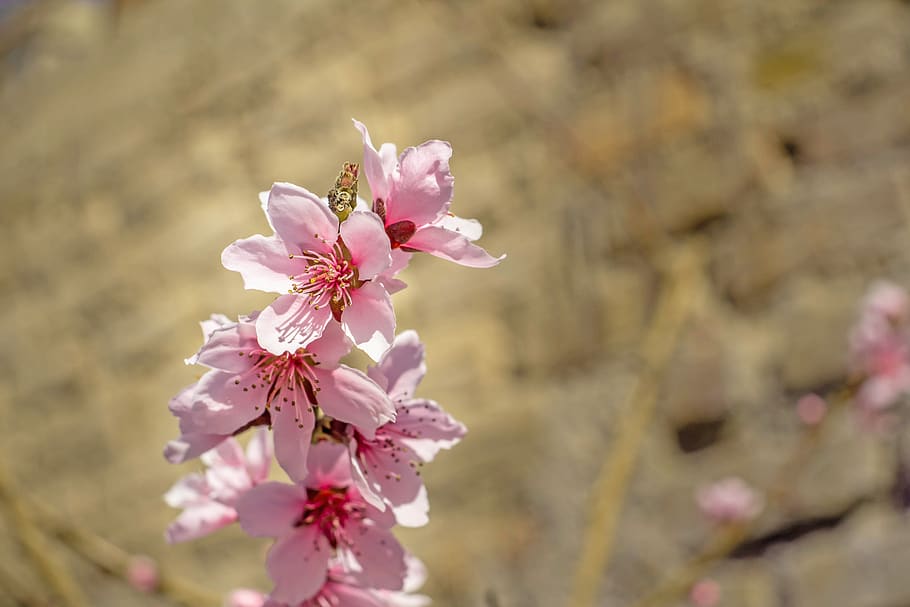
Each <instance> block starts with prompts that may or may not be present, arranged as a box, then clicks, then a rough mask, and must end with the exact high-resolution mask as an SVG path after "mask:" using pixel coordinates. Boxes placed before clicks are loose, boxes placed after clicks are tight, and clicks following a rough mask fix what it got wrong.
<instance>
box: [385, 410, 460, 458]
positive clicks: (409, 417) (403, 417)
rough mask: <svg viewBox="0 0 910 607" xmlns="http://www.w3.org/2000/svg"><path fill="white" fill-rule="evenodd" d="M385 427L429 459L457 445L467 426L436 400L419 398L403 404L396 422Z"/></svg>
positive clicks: (420, 456) (418, 454)
mask: <svg viewBox="0 0 910 607" xmlns="http://www.w3.org/2000/svg"><path fill="white" fill-rule="evenodd" d="M385 431H386V432H389V433H393V432H394V433H395V434H398V435H399V436H400V437H401V438H400V440H401V442H402V443H404V444H406V445H407V446H408V447H410V448H411V449H413V450H414V453H416V454H417V456H418V457H419V458H420V459H422V460H423V461H425V462H429V461H431V460H432V459H433V458H434V457H435V456H436V454H437V453H439V451H440V450H441V449H450V448H451V447H453V446H454V445H456V444H457V443H458V442H459V441H460V440H461V439H462V437H464V435H465V434H466V433H467V428H465V427H464V424H462V423H461V422H459V421H458V420H457V419H455V418H454V417H452V416H451V415H449V414H448V413H446V412H445V410H443V408H442V407H440V406H439V405H438V404H436V403H434V402H433V401H431V400H424V399H417V400H412V401H411V402H410V403H408V404H407V405H404V406H399V407H398V416H397V417H396V419H395V424H394V425H390V426H387V427H386V428H385Z"/></svg>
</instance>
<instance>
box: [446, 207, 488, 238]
mask: <svg viewBox="0 0 910 607" xmlns="http://www.w3.org/2000/svg"><path fill="white" fill-rule="evenodd" d="M434 225H436V226H439V227H440V228H444V229H446V230H449V231H450V232H457V233H458V234H461V235H462V236H464V237H465V238H467V239H468V240H477V239H478V238H480V237H481V236H483V226H482V225H481V224H480V222H479V221H477V220H476V219H464V218H462V217H456V216H455V215H452V214H450V213H446V214H445V215H443V216H442V217H441V218H440V219H439V220H438V221H437V222H436V223H435V224H434Z"/></svg>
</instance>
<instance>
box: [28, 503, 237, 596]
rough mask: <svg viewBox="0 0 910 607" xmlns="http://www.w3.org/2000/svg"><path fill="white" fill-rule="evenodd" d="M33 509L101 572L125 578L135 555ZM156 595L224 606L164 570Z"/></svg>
mask: <svg viewBox="0 0 910 607" xmlns="http://www.w3.org/2000/svg"><path fill="white" fill-rule="evenodd" d="M32 507H33V508H34V512H35V518H36V519H37V520H39V521H40V522H41V525H42V527H44V528H45V529H46V530H47V531H48V533H50V534H51V535H53V536H54V537H56V538H57V539H58V540H59V541H60V542H62V543H63V544H65V545H66V546H68V547H69V548H70V549H72V550H73V552H75V553H76V554H78V555H79V556H81V557H82V558H84V559H85V560H87V561H88V562H90V563H92V564H93V565H94V566H95V567H97V568H98V569H100V570H101V571H103V572H105V573H107V574H110V575H113V576H116V577H119V578H125V576H126V572H127V569H128V567H129V565H130V562H131V561H132V560H133V556H134V555H132V554H130V553H129V552H127V551H126V550H124V549H123V548H120V547H119V546H117V545H115V544H112V543H111V542H109V541H108V540H106V539H104V538H103V537H101V536H99V535H96V534H94V533H92V532H91V531H88V530H87V529H84V528H82V527H78V526H75V525H72V524H70V523H69V521H68V520H66V519H64V518H63V517H61V516H59V515H57V514H56V513H54V512H52V511H51V510H50V509H48V508H47V507H45V506H43V505H41V504H32ZM155 592H156V593H157V594H160V595H163V596H166V597H168V598H169V599H171V600H172V601H174V602H175V603H177V604H180V605H186V606H187V607H205V606H206V605H212V606H217V605H221V604H222V597H221V596H220V595H218V594H216V593H214V592H212V591H210V590H208V589H206V588H204V587H202V586H200V585H198V584H196V583H195V582H191V581H189V580H186V579H184V578H182V577H180V576H178V575H175V574H174V573H173V572H169V571H165V570H159V578H158V586H157V588H156V589H155Z"/></svg>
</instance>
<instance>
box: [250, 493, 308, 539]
mask: <svg viewBox="0 0 910 607" xmlns="http://www.w3.org/2000/svg"><path fill="white" fill-rule="evenodd" d="M305 503H306V490H304V489H303V488H302V487H300V486H299V485H288V484H286V483H277V482H274V481H270V482H267V483H262V484H261V485H257V486H256V487H253V488H252V489H250V490H249V491H247V492H246V493H244V494H243V495H242V496H241V497H240V499H239V500H238V501H237V516H238V520H239V522H240V526H241V527H242V528H243V530H244V531H245V532H246V533H248V534H249V535H252V536H253V537H280V536H282V535H287V534H288V533H289V532H290V531H291V530H292V529H294V524H295V523H296V522H297V520H298V519H299V518H300V515H301V514H303V507H304V504H305Z"/></svg>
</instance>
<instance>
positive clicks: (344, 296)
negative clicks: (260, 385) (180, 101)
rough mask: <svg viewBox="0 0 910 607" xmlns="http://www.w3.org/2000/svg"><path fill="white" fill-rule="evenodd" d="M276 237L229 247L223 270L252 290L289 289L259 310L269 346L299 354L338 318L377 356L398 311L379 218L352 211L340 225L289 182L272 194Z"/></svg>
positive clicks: (258, 324)
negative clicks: (389, 287) (387, 278)
mask: <svg viewBox="0 0 910 607" xmlns="http://www.w3.org/2000/svg"><path fill="white" fill-rule="evenodd" d="M266 213H267V214H268V218H269V225H270V226H271V227H272V229H273V230H274V232H275V233H274V234H273V235H272V236H262V235H259V234H257V235H254V236H251V237H249V238H245V239H242V240H238V241H236V242H234V243H233V244H231V245H229V246H228V247H227V248H226V249H225V250H224V252H223V253H222V255H221V261H222V263H223V264H224V267H225V268H227V269H229V270H235V271H237V272H239V273H240V274H241V276H242V277H243V280H244V284H245V286H246V288H247V289H256V290H260V291H267V292H272V293H284V295H281V296H280V297H278V298H277V299H276V300H275V301H274V302H272V304H271V305H269V306H268V307H267V308H266V309H265V310H263V311H262V313H261V314H260V315H259V318H258V320H257V321H256V330H257V334H258V336H259V341H260V343H261V344H262V345H263V347H265V348H267V349H268V350H270V351H272V352H275V353H281V352H295V351H296V350H297V349H298V348H302V347H306V346H307V345H309V344H310V343H312V342H313V341H315V340H316V339H318V338H319V337H320V336H321V335H322V333H323V331H325V328H326V327H327V326H328V325H329V324H330V323H331V322H332V320H333V319H334V320H335V321H337V322H339V323H340V324H341V327H342V328H343V329H344V332H345V334H347V336H348V337H349V338H350V339H351V340H352V341H353V342H354V343H355V344H356V345H357V347H359V348H361V349H362V350H363V351H364V352H366V353H367V354H368V355H370V356H371V357H372V358H373V359H374V360H376V359H378V357H379V356H380V355H381V354H382V352H384V351H385V350H386V348H388V346H389V343H390V342H391V340H392V337H393V336H394V334H395V315H394V312H393V310H392V302H391V299H390V298H389V293H388V292H387V291H386V289H385V286H384V285H383V281H380V280H374V279H375V278H377V277H378V276H379V275H380V274H381V273H382V272H384V271H385V270H387V269H388V268H389V266H390V265H391V263H392V258H391V252H390V251H391V250H390V246H389V242H388V238H386V236H385V233H384V230H383V226H382V222H381V221H380V219H379V218H378V217H377V216H376V215H375V214H373V213H371V212H363V211H355V212H353V213H350V215H349V216H348V217H347V219H345V220H344V221H343V222H341V223H340V225H339V221H338V218H337V217H336V216H335V215H334V214H333V213H332V211H331V210H329V207H328V206H327V204H326V203H325V202H323V201H322V200H320V199H319V197H317V196H316V195H315V194H313V193H311V192H309V191H307V190H305V189H304V188H301V187H299V186H296V185H293V184H289V183H276V184H275V185H273V186H272V189H271V191H270V192H269V198H268V205H267V208H266Z"/></svg>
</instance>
